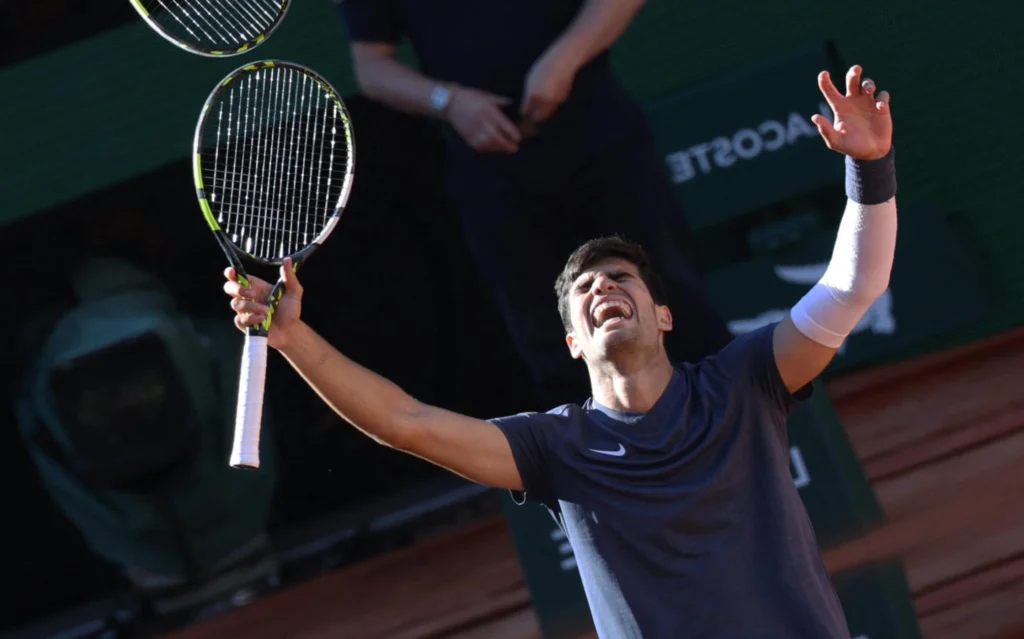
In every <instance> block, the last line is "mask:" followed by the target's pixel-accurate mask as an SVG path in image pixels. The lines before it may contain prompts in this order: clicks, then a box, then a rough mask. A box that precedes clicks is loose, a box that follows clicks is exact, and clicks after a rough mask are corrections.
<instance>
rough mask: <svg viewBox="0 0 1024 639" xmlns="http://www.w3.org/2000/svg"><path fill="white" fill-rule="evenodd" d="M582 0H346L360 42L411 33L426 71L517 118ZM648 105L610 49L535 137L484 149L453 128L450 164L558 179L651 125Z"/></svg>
mask: <svg viewBox="0 0 1024 639" xmlns="http://www.w3.org/2000/svg"><path fill="white" fill-rule="evenodd" d="M583 3H584V0H485V1H481V0H429V1H425V0H340V2H339V3H338V7H339V9H340V10H341V13H342V16H343V18H344V20H345V24H346V26H347V29H348V35H349V39H350V40H352V41H357V42H387V43H391V44H398V43H399V42H401V41H402V40H403V39H405V38H407V39H408V41H409V42H410V44H411V45H412V48H413V50H414V52H415V54H416V57H417V60H418V62H419V65H420V68H421V70H422V71H423V73H425V74H426V75H427V76H429V77H432V78H435V79H437V80H439V81H442V82H454V83H457V84H460V85H462V86H466V87H472V88H475V89H480V90H483V91H488V92H491V93H495V94H497V95H501V96H504V97H507V98H509V99H511V100H512V105H510V106H509V107H508V108H507V109H506V114H507V115H509V117H510V118H512V120H513V122H516V121H518V116H517V114H518V112H519V106H520V103H521V101H522V98H523V88H524V84H525V82H526V76H527V74H528V73H529V72H530V69H531V67H532V66H533V64H534V62H536V60H537V59H538V58H540V57H541V56H542V55H543V54H544V52H545V51H546V50H547V49H548V47H549V46H550V45H551V44H552V43H553V42H555V40H557V39H558V38H559V36H560V35H561V34H562V33H563V32H564V31H565V30H566V29H567V28H568V27H569V26H570V25H571V24H572V22H573V20H575V18H576V15H577V14H578V13H579V11H580V9H581V7H582V6H583ZM646 126H647V125H646V120H645V119H644V115H643V111H642V108H641V107H640V105H639V103H638V102H636V101H635V100H634V99H633V98H632V97H631V96H630V95H629V94H628V93H627V92H626V91H625V89H624V88H623V87H622V86H621V85H620V84H619V82H618V81H617V80H616V79H615V77H614V75H613V73H612V68H611V63H610V59H609V54H608V52H607V51H606V52H604V53H601V54H599V55H597V56H596V57H594V58H593V59H592V60H591V61H590V62H589V63H588V64H586V65H585V66H584V67H583V68H582V69H580V70H579V72H578V73H577V75H576V77H575V79H574V82H573V87H572V91H571V93H570V95H569V97H568V98H567V100H566V101H565V102H564V103H563V104H562V105H561V106H560V107H559V108H558V110H557V111H556V112H555V114H554V115H553V116H552V117H551V118H550V119H548V120H547V121H546V122H544V123H543V125H542V127H541V130H540V132H539V134H538V135H537V136H536V137H533V138H529V139H527V140H524V141H523V143H522V144H520V149H519V152H518V153H515V154H511V155H510V154H501V153H477V152H475V151H473V150H472V149H470V148H469V146H468V145H466V144H465V142H464V141H463V140H462V139H461V138H459V136H458V135H455V134H453V135H450V136H448V140H449V149H450V150H451V151H452V153H450V154H449V159H450V160H451V162H452V164H451V167H452V168H453V169H454V170H455V171H457V172H458V173H459V174H460V175H459V177H460V178H461V179H462V181H463V182H464V183H466V184H470V183H473V182H469V181H467V178H468V177H469V176H472V177H473V178H474V179H475V180H478V182H477V183H476V184H477V185H478V186H481V185H484V184H487V183H489V182H491V181H494V180H498V181H501V182H507V181H508V180H510V179H514V181H515V183H516V184H518V185H525V186H532V185H536V186H537V187H538V188H543V186H544V185H545V184H547V185H556V184H558V183H559V180H561V179H562V175H564V173H565V172H568V171H572V170H577V169H579V168H580V167H581V166H582V165H583V164H584V163H585V162H586V161H587V160H588V159H591V158H593V156H594V155H595V154H597V153H600V152H602V151H605V150H607V149H610V148H612V147H613V145H615V144H618V143H620V142H621V141H623V140H627V139H629V137H630V136H637V135H641V134H646V133H647V129H646Z"/></svg>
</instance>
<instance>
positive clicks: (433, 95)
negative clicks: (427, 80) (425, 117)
mask: <svg viewBox="0 0 1024 639" xmlns="http://www.w3.org/2000/svg"><path fill="white" fill-rule="evenodd" d="M451 101H452V89H451V88H450V87H449V86H448V85H444V84H439V85H437V86H436V87H434V90H433V91H431V92H430V107H431V108H432V109H434V111H436V112H438V113H444V112H445V109H447V108H448V104H449V103H451Z"/></svg>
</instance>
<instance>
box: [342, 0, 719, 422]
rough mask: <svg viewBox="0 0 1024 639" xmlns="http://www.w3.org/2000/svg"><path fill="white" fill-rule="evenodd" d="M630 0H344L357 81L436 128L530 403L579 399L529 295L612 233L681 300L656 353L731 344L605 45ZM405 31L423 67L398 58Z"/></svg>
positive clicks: (680, 355) (452, 188) (642, 121)
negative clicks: (671, 329)
mask: <svg viewBox="0 0 1024 639" xmlns="http://www.w3.org/2000/svg"><path fill="white" fill-rule="evenodd" d="M642 4H643V0H520V1H519V2H498V3H494V2H456V1H454V0H441V1H439V2H417V1H413V0H343V1H340V2H338V6H339V8H340V10H341V13H342V15H343V17H344V20H345V23H346V25H347V28H348V34H349V39H350V41H351V52H352V59H353V64H354V67H355V75H356V78H357V80H358V83H359V87H360V89H361V91H362V92H363V93H364V94H365V95H366V96H367V97H369V98H371V99H374V100H378V101H380V102H382V103H384V104H386V105H388V106H390V107H392V108H394V109H396V110H401V111H404V112H408V113H413V114H419V115H423V116H428V117H433V118H436V119H438V120H440V121H441V122H443V123H444V124H445V125H446V126H445V133H446V145H445V146H446V160H447V166H446V182H447V184H446V192H447V194H448V196H449V198H450V200H451V201H452V202H453V204H454V205H455V207H456V209H457V211H458V214H459V218H460V221H461V225H462V230H463V235H464V238H465V240H466V242H467V245H468V247H469V250H470V253H471V255H472V256H473V259H474V261H475V263H476V267H477V270H478V273H479V276H480V278H481V279H482V281H484V282H486V283H487V289H488V291H489V293H490V294H491V295H492V299H493V302H494V303H495V305H496V306H497V308H498V310H499V311H500V313H501V315H502V317H503V319H504V322H505V325H506V327H507V330H508V331H509V332H510V333H511V336H512V338H513V341H514V343H515V346H516V348H517V351H518V353H519V356H520V358H521V359H522V360H523V361H524V362H525V363H526V365H527V367H528V370H529V372H530V374H531V377H532V380H533V384H534V390H535V392H537V394H538V395H539V397H538V398H539V399H541V400H542V401H545V402H548V403H554V402H557V401H564V400H565V399H566V398H572V397H577V398H582V397H584V396H585V395H586V393H587V381H586V377H585V375H583V374H582V372H581V371H579V370H578V369H576V368H574V367H573V366H572V365H571V362H570V361H568V360H567V359H566V358H565V357H564V353H562V352H561V349H560V348H559V347H558V344H559V343H560V342H561V341H562V337H563V336H562V333H561V330H562V327H561V325H560V322H559V320H558V316H557V314H556V313H554V312H552V311H550V310H549V309H545V308H544V307H543V305H539V304H538V303H537V302H538V296H540V295H541V291H543V290H545V289H547V288H549V287H550V283H551V282H552V281H553V280H554V279H555V276H556V275H557V274H558V272H559V271H560V270H561V268H562V261H563V259H564V256H565V255H567V254H569V253H570V252H571V251H572V250H573V249H574V248H576V247H577V246H579V244H580V243H581V242H583V241H584V240H586V239H588V238H591V237H596V236H599V235H609V234H619V235H623V236H625V237H627V238H629V239H631V240H633V241H635V242H637V243H639V244H641V245H643V246H644V247H645V248H646V250H647V251H648V253H649V254H650V256H651V259H652V261H653V263H654V265H655V267H656V268H657V269H658V270H659V271H660V272H661V273H664V274H665V277H666V284H667V291H668V296H669V299H670V301H671V304H672V307H673V308H685V309H687V312H686V313H685V314H684V315H682V316H680V318H679V322H678V323H677V327H676V329H677V330H676V332H675V333H674V334H673V337H672V339H670V340H669V352H670V353H671V354H672V355H673V356H674V358H675V359H677V360H680V361H689V362H696V361H698V360H700V359H701V358H702V357H704V356H705V355H707V354H709V353H713V352H715V351H717V350H718V349H720V348H721V347H722V346H724V345H725V344H726V343H727V342H728V341H729V340H730V338H731V335H730V333H729V332H728V329H727V327H726V324H725V321H724V319H723V318H722V317H721V316H720V314H719V313H718V312H717V310H716V309H715V308H714V306H713V304H712V302H711V299H710V296H709V294H708V292H707V290H706V289H705V286H704V284H703V282H702V281H701V278H700V277H699V276H698V274H697V270H696V266H695V261H694V256H693V250H692V246H691V241H690V238H689V230H688V228H687V223H686V219H685V214H684V212H683V210H682V208H681V207H680V205H679V204H678V203H677V201H676V200H675V196H674V194H673V192H672V188H671V183H670V180H669V176H668V173H667V170H666V168H665V167H664V164H663V163H662V161H661V159H660V157H659V155H658V153H657V152H656V150H655V147H654V142H653V137H652V134H651V131H650V130H649V128H648V124H647V121H646V117H645V115H644V113H643V111H642V109H641V106H640V104H639V103H638V102H637V101H636V100H635V99H633V98H632V97H631V96H630V95H629V93H628V92H627V91H626V90H625V89H624V88H623V87H622V85H621V84H620V83H619V82H618V80H617V79H616V78H615V77H614V75H613V73H612V69H611V62H610V53H609V47H610V46H611V45H612V44H613V43H614V42H615V41H616V39H617V38H618V37H619V36H620V35H621V34H622V33H623V32H624V31H625V30H626V28H627V26H628V24H629V23H630V21H631V20H632V18H633V16H634V15H635V14H636V12H637V11H638V10H639V9H640V7H641V6H642ZM403 38H407V39H408V42H409V43H410V44H411V46H412V49H413V51H414V53H415V55H416V57H417V58H418V61H419V66H420V69H421V70H420V71H417V70H414V69H413V68H411V67H410V66H407V65H406V64H404V63H403V62H401V61H400V60H399V59H398V58H397V48H398V45H399V44H400V43H401V42H402V40H403Z"/></svg>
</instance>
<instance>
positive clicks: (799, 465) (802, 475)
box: [789, 446, 811, 488]
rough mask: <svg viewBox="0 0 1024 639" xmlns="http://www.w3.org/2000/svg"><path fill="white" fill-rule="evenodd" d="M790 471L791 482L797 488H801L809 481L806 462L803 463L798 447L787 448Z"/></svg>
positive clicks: (808, 483)
mask: <svg viewBox="0 0 1024 639" xmlns="http://www.w3.org/2000/svg"><path fill="white" fill-rule="evenodd" d="M789 462H790V471H791V472H792V473H793V483H794V484H796V487H797V488H803V487H804V486H808V485H810V483H811V474H810V473H808V472H807V464H805V463H804V456H803V454H801V452H800V449H799V448H798V447H796V446H793V447H792V448H790V449H789Z"/></svg>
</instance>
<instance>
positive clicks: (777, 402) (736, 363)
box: [701, 322, 813, 416]
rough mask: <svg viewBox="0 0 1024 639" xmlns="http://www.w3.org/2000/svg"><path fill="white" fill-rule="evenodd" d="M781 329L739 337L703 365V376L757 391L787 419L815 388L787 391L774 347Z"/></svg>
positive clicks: (769, 327) (760, 330)
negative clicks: (775, 334) (776, 335)
mask: <svg viewBox="0 0 1024 639" xmlns="http://www.w3.org/2000/svg"><path fill="white" fill-rule="evenodd" d="M777 325H778V323H777V322H776V323H772V324H768V325H766V326H762V327H761V328H758V329H756V330H753V331H750V332H749V333H744V334H743V335H740V336H738V337H736V338H735V339H734V340H733V341H732V342H730V343H729V344H728V345H726V346H725V348H723V349H722V350H721V351H719V352H718V353H716V354H714V355H712V356H710V357H708V358H707V359H706V360H704V361H703V362H701V375H703V376H706V377H710V378H714V379H717V380H728V383H730V385H733V386H734V387H735V385H738V389H739V390H740V391H741V392H743V391H745V390H746V389H750V390H753V391H755V392H757V393H758V394H760V395H761V396H762V397H764V399H765V400H767V402H768V404H769V405H770V406H773V407H775V408H776V409H777V410H778V411H779V412H780V413H781V414H782V415H783V416H788V415H789V414H790V413H791V412H792V411H793V409H794V408H796V407H797V406H798V405H799V404H800V403H801V402H803V401H805V400H806V399H808V398H809V397H810V396H811V395H812V394H813V387H812V385H811V384H808V385H806V386H804V387H803V388H801V389H800V390H798V391H797V392H795V393H790V392H789V389H787V388H786V384H785V383H784V382H783V381H782V375H780V374H779V367H778V364H776V362H775V349H774V347H773V345H772V341H773V336H774V333H775V327H776V326H777Z"/></svg>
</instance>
